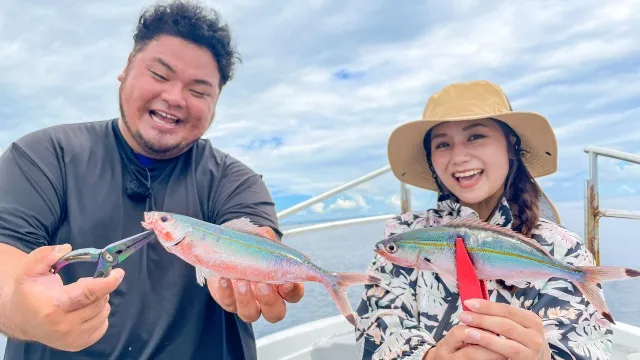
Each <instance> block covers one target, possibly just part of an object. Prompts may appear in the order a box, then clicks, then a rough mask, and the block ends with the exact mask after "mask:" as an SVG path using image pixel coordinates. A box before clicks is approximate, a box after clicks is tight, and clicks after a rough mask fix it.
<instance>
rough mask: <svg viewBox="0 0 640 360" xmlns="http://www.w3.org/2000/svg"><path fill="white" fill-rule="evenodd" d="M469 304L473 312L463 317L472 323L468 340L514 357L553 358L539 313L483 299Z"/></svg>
mask: <svg viewBox="0 0 640 360" xmlns="http://www.w3.org/2000/svg"><path fill="white" fill-rule="evenodd" d="M465 305H467V307H468V308H469V310H470V311H469V312H463V313H462V314H460V317H459V318H460V321H461V322H463V323H464V324H466V325H468V327H467V329H466V330H467V335H468V336H467V338H466V339H465V342H467V343H470V344H476V345H480V346H482V347H483V348H486V349H489V350H491V351H493V352H495V353H498V354H500V355H502V356H504V357H506V358H508V359H512V360H548V359H550V358H551V349H550V348H549V343H548V342H547V341H546V339H545V334H544V326H543V324H542V319H541V318H540V317H539V316H538V315H536V314H535V313H533V312H531V311H529V310H526V309H522V308H518V307H515V306H511V305H508V304H502V303H497V302H492V301H487V300H482V299H473V300H467V301H466V302H465ZM472 327H473V328H472ZM474 328H475V329H474ZM480 329H482V330H486V331H482V330H480ZM487 331H489V332H491V333H493V334H491V333H489V332H487ZM494 334H500V335H502V336H503V337H504V338H503V337H500V336H497V335H494Z"/></svg>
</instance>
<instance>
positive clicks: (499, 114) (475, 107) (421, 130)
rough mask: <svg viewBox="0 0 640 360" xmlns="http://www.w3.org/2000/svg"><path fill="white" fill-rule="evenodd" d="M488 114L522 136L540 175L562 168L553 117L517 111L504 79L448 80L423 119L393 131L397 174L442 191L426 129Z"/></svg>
mask: <svg viewBox="0 0 640 360" xmlns="http://www.w3.org/2000/svg"><path fill="white" fill-rule="evenodd" d="M485 118H493V119H496V120H501V121H503V122H504V123H506V124H507V125H509V126H510V127H511V128H512V129H513V130H514V131H515V132H516V133H517V134H518V136H520V139H521V148H522V151H523V154H522V159H523V162H524V164H525V166H526V167H527V169H528V170H529V172H530V173H531V175H532V176H533V177H534V178H537V177H541V176H545V175H550V174H553V173H554V172H556V170H557V166H558V154H557V152H558V144H557V141H556V137H555V134H554V133H553V130H552V128H551V125H550V124H549V122H548V121H547V119H546V118H545V117H544V116H542V115H540V114H537V113H533V112H523V111H513V109H512V108H511V104H510V103H509V100H508V99H507V96H506V95H505V93H504V92H503V91H502V89H501V88H500V87H499V86H498V85H495V84H493V83H491V82H489V81H484V80H477V81H469V82H460V83H454V84H451V85H448V86H446V87H445V88H443V89H442V90H441V91H440V92H437V93H435V94H434V95H433V96H431V97H430V98H429V100H428V101H427V104H426V106H425V108H424V112H423V114H422V119H420V120H415V121H410V122H408V123H405V124H402V125H400V126H399V127H397V128H396V129H395V130H394V131H393V132H392V133H391V136H390V137H389V141H388V146H387V155H388V157H389V164H390V166H391V170H392V172H393V174H394V175H395V176H396V178H398V179H399V180H400V181H402V182H404V183H407V184H410V185H414V186H417V187H420V188H424V189H428V190H432V191H436V192H437V191H438V187H437V186H436V184H435V181H434V179H433V176H432V174H431V170H430V169H429V165H428V164H427V154H426V152H425V150H424V147H423V139H424V136H425V134H426V133H427V131H428V130H429V129H431V128H433V127H434V126H436V125H438V124H440V123H442V122H447V121H466V120H477V119H485ZM543 194H544V193H543ZM543 197H545V198H546V195H543ZM547 200H548V198H547ZM549 202H550V201H549ZM554 210H555V209H554ZM554 212H555V211H554Z"/></svg>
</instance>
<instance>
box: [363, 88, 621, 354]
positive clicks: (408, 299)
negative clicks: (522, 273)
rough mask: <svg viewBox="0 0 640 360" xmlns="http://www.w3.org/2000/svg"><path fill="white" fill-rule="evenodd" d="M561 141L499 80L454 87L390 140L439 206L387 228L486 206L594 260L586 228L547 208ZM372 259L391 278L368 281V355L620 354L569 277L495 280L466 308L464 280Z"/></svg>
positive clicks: (490, 213)
mask: <svg viewBox="0 0 640 360" xmlns="http://www.w3.org/2000/svg"><path fill="white" fill-rule="evenodd" d="M556 150H557V145H556V139H555V136H554V134H553V131H552V129H551V127H550V126H549V124H548V122H547V120H546V119H545V118H544V117H542V116H540V115H538V114H534V113H525V112H514V111H512V109H511V106H510V104H509V101H508V100H507V98H506V96H505V95H504V93H503V92H502V90H501V89H500V88H499V87H498V86H496V85H494V84H491V83H489V82H486V81H472V82H467V83H457V84H453V85H450V86H447V87H445V88H444V89H443V90H442V91H441V92H439V93H437V94H435V95H433V96H432V97H431V98H430V99H429V101H428V103H427V105H426V108H425V111H424V114H423V119H422V120H418V121H415V122H410V123H408V124H404V125H402V126H400V127H399V128H398V129H396V130H395V131H394V132H393V134H392V135H391V137H390V139H389V148H388V154H389V161H390V165H391V168H392V171H393V173H394V174H395V175H396V177H397V178H398V179H400V180H401V181H403V182H405V183H408V184H411V185H415V186H418V187H421V188H425V189H429V190H433V191H437V192H438V194H439V197H438V206H437V208H436V209H430V210H427V211H426V212H424V213H407V214H403V215H401V216H398V217H396V218H394V219H391V220H390V221H389V222H388V223H387V225H386V230H385V237H388V236H390V235H392V234H396V233H400V232H403V231H407V230H409V229H415V228H421V227H428V226H437V225H438V224H440V223H441V222H442V221H443V220H449V219H453V218H458V217H462V216H466V215H469V214H475V215H477V216H479V217H480V218H481V219H484V220H485V221H487V222H489V223H492V224H495V225H499V226H503V227H507V228H511V229H512V230H515V231H517V232H520V233H522V234H524V235H526V236H528V237H531V238H533V239H534V240H536V241H537V242H539V243H540V244H541V245H542V246H543V247H544V248H545V249H547V250H548V251H549V252H550V253H551V254H552V255H553V256H554V257H556V258H558V259H561V260H562V261H564V262H567V263H570V264H573V265H593V264H594V260H593V258H592V256H591V254H589V252H588V251H587V249H586V247H585V245H584V244H583V242H582V241H581V240H580V239H579V238H578V237H577V235H575V234H574V233H572V232H570V231H568V230H566V229H564V228H562V227H560V226H559V225H557V224H556V223H555V222H553V221H550V220H546V219H544V218H542V217H541V216H540V212H541V209H540V205H539V204H540V200H546V196H545V195H544V193H543V192H542V190H541V189H540V188H539V186H538V185H537V183H536V181H535V180H534V178H536V177H539V176H544V175H548V174H552V173H553V172H555V171H556V166H557V154H556ZM551 209H552V216H554V217H556V218H557V215H556V214H555V210H553V206H552V205H551ZM452 261H453V259H452ZM370 268H371V270H373V271H374V272H377V273H378V275H380V276H381V277H382V278H383V282H382V283H381V284H379V285H370V286H366V291H365V293H364V294H363V299H362V302H361V304H360V306H359V307H358V310H357V312H358V314H359V315H360V317H361V318H360V319H359V323H358V327H357V331H356V335H357V338H358V342H359V347H360V351H361V355H360V358H362V359H385V360H389V359H436V360H446V359H514V360H515V359H549V358H553V359H608V358H609V357H610V353H611V338H612V332H611V328H610V326H611V325H610V323H609V322H608V321H607V320H606V319H605V318H604V317H603V316H602V315H601V314H600V313H599V312H598V311H596V310H595V309H594V307H593V306H592V305H591V304H590V303H589V302H588V301H587V300H586V299H585V297H584V296H583V295H582V293H580V292H579V291H578V290H577V289H576V288H575V286H573V285H572V284H571V283H570V282H568V281H565V280H562V279H556V278H553V279H549V280H545V281H537V282H533V283H524V282H523V283H506V282H504V281H501V280H498V281H487V282H486V286H487V290H488V292H489V299H490V301H484V300H482V299H479V300H475V299H474V300H472V301H470V302H467V303H465V304H466V305H467V307H468V308H469V311H464V312H463V311H462V305H461V304H460V301H459V295H458V294H457V292H456V291H457V285H456V284H455V281H451V280H448V279H446V278H444V279H443V278H442V277H441V276H440V275H439V274H437V273H432V272H426V271H418V270H414V269H410V268H404V267H400V266H397V265H394V264H391V263H390V262H388V261H385V260H384V259H383V258H382V257H380V255H376V257H375V258H374V260H373V263H372V264H371V266H370ZM466 325H468V326H466ZM492 333H493V334H501V336H495V335H493V334H492Z"/></svg>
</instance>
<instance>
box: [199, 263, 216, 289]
mask: <svg viewBox="0 0 640 360" xmlns="http://www.w3.org/2000/svg"><path fill="white" fill-rule="evenodd" d="M212 275H213V274H211V272H210V271H208V270H206V269H202V268H200V267H196V281H198V284H199V285H200V286H204V283H205V281H206V280H208V279H209V278H210V277H211V276H212Z"/></svg>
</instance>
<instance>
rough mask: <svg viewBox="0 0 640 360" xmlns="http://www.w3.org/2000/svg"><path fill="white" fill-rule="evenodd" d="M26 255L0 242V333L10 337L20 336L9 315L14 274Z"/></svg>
mask: <svg viewBox="0 0 640 360" xmlns="http://www.w3.org/2000/svg"><path fill="white" fill-rule="evenodd" d="M26 256H27V255H26V254H25V253H24V252H22V251H20V250H18V249H16V248H14V247H13V246H9V245H6V244H0V333H2V334H4V335H5V336H7V337H10V338H20V334H19V333H18V330H17V329H16V324H13V321H12V319H11V317H10V314H11V311H12V310H11V307H12V306H11V303H10V302H11V292H12V288H13V283H14V279H15V275H16V273H17V271H18V267H19V266H20V264H21V262H22V261H23V260H24V258H25V257H26Z"/></svg>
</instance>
